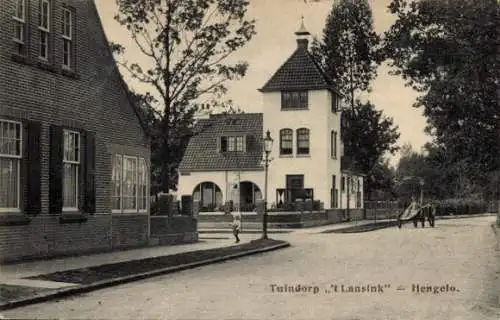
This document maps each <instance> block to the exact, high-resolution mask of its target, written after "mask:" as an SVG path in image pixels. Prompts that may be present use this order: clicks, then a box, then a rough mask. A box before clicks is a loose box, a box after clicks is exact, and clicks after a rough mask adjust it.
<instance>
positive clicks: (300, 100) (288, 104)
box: [281, 91, 308, 109]
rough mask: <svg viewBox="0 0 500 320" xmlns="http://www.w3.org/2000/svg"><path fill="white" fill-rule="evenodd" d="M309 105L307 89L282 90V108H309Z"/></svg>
mask: <svg viewBox="0 0 500 320" xmlns="http://www.w3.org/2000/svg"><path fill="white" fill-rule="evenodd" d="M307 105H308V96H307V91H282V92H281V108H282V109H297V108H307Z"/></svg>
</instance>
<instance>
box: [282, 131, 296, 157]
mask: <svg viewBox="0 0 500 320" xmlns="http://www.w3.org/2000/svg"><path fill="white" fill-rule="evenodd" d="M292 153H293V131H292V129H281V130H280V154H282V155H289V154H292Z"/></svg>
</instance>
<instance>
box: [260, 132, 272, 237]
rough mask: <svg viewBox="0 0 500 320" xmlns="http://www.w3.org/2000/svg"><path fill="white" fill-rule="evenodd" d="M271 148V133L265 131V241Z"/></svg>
mask: <svg viewBox="0 0 500 320" xmlns="http://www.w3.org/2000/svg"><path fill="white" fill-rule="evenodd" d="M272 148H273V138H271V132H270V131H269V130H267V132H266V136H265V137H264V153H265V158H264V167H265V177H264V213H263V216H262V239H267V171H268V168H269V162H270V160H269V154H270V153H271V150H272Z"/></svg>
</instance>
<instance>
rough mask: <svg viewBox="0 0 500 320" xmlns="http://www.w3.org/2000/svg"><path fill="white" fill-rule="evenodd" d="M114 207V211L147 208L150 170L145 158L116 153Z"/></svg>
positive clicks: (113, 179)
mask: <svg viewBox="0 0 500 320" xmlns="http://www.w3.org/2000/svg"><path fill="white" fill-rule="evenodd" d="M112 188H113V196H112V209H113V211H114V212H121V211H122V210H123V211H124V212H137V211H139V212H145V211H146V210H147V204H148V198H149V191H148V170H147V165H146V160H145V159H144V158H137V157H129V156H123V155H119V154H117V155H115V157H114V158H113V175H112Z"/></svg>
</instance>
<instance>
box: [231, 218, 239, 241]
mask: <svg viewBox="0 0 500 320" xmlns="http://www.w3.org/2000/svg"><path fill="white" fill-rule="evenodd" d="M231 226H232V228H233V235H234V237H235V238H236V243H238V242H240V238H239V237H238V234H239V233H240V230H241V214H240V213H239V212H234V213H233V223H232V224H231Z"/></svg>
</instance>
